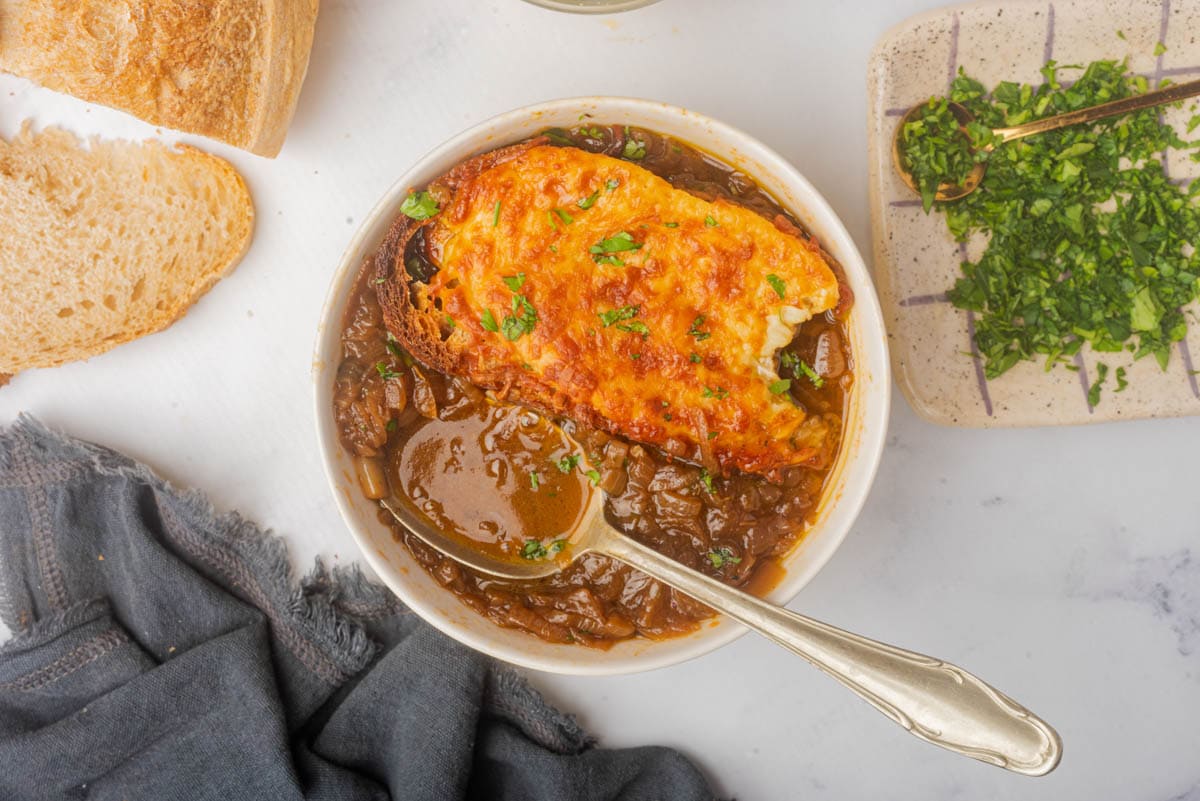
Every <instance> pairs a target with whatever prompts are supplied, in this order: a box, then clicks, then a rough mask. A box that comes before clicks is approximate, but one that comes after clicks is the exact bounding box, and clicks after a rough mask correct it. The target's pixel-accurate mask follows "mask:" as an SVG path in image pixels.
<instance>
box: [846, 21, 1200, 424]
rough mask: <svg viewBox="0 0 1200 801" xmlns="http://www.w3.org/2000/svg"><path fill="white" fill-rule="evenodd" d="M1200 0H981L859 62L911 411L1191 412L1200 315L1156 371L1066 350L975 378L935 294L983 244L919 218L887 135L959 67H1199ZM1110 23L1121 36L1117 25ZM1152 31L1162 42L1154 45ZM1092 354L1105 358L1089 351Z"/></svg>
mask: <svg viewBox="0 0 1200 801" xmlns="http://www.w3.org/2000/svg"><path fill="white" fill-rule="evenodd" d="M1197 30H1200V2H1195V0H1192V1H1191V2H1187V1H1186V0H1152V1H1149V0H1103V1H1101V0H1073V2H1059V1H1058V0H1056V2H1050V3H1047V2H1029V3H1020V2H1017V3H1014V2H1007V3H1002V2H983V3H974V4H970V5H963V6H956V7H951V8H946V9H939V10H938V11H935V12H932V13H929V14H925V15H922V16H919V17H915V18H913V19H911V20H909V21H907V22H905V23H903V24H901V25H900V26H898V27H896V28H894V29H892V30H891V31H889V32H888V33H887V34H886V35H884V37H883V38H882V39H881V40H880V41H879V43H878V44H877V45H876V47H875V51H874V52H873V53H872V55H871V61H870V66H869V71H868V81H869V89H868V92H869V94H868V96H869V104H870V107H869V110H868V126H869V128H868V133H869V140H870V142H869V150H870V182H871V220H872V228H873V235H874V241H875V279H876V284H877V286H878V288H879V292H880V300H881V302H882V304H883V311H884V316H885V319H886V321H887V326H888V332H889V338H890V340H891V342H890V344H891V358H892V366H893V370H894V372H895V375H896V380H897V382H898V383H899V385H900V389H901V391H903V393H904V395H905V397H907V398H908V401H909V403H910V404H912V406H913V408H914V409H915V410H916V411H917V412H918V413H919V414H920V415H921V416H922V417H924V418H926V419H928V420H931V421H933V422H936V423H942V424H945V425H957V426H972V427H992V426H1024V425H1062V424H1077V423H1091V422H1102V421H1107V420H1119V419H1135V418H1142V417H1168V416H1178V415H1186V414H1200V384H1198V381H1197V379H1198V376H1197V374H1196V373H1195V372H1194V371H1195V369H1196V368H1197V367H1200V322H1198V320H1197V318H1195V317H1193V318H1192V322H1191V330H1190V332H1189V336H1188V338H1187V340H1185V341H1183V342H1180V343H1179V345H1178V347H1177V349H1176V350H1175V352H1173V353H1172V355H1171V360H1170V364H1169V367H1168V369H1167V371H1166V372H1165V373H1164V372H1163V371H1162V370H1160V369H1159V367H1158V364H1157V363H1156V362H1155V360H1154V359H1152V358H1146V359H1142V360H1140V361H1138V362H1135V363H1130V362H1131V361H1132V360H1131V358H1130V357H1129V356H1128V355H1125V356H1124V357H1122V355H1121V354H1093V353H1091V352H1089V351H1087V349H1085V350H1084V352H1083V353H1082V354H1080V355H1079V356H1077V357H1076V358H1075V366H1076V367H1077V368H1078V371H1071V370H1067V369H1065V368H1064V367H1063V366H1061V365H1060V366H1058V367H1056V368H1055V369H1053V370H1052V371H1050V372H1048V373H1047V372H1046V371H1045V369H1044V368H1043V366H1042V364H1041V362H1040V361H1039V362H1036V363H1035V362H1027V363H1023V364H1020V365H1018V366H1017V367H1014V368H1013V369H1012V370H1010V371H1008V372H1007V373H1005V374H1004V375H1003V376H1001V377H1000V378H998V379H996V380H993V381H988V380H986V379H985V378H984V374H983V365H982V362H981V360H980V358H979V356H978V354H977V353H975V352H974V346H973V344H972V339H973V330H974V322H975V320H974V315H973V313H971V312H965V311H961V310H959V309H956V308H954V307H953V306H951V305H950V303H949V302H948V301H947V300H946V294H945V293H946V291H947V290H948V289H950V287H951V286H953V284H954V280H955V278H956V277H957V276H958V275H959V274H960V271H959V264H960V262H961V261H962V260H963V259H964V258H969V259H972V260H974V259H975V258H977V257H978V255H979V252H980V250H981V248H980V243H978V242H973V243H971V244H970V245H968V246H960V245H959V244H957V243H955V242H954V241H953V239H952V238H951V237H950V235H949V233H947V231H946V224H945V221H944V219H943V218H942V216H941V215H939V214H936V213H933V214H930V215H929V216H926V215H925V213H924V212H923V211H922V210H921V203H920V201H919V200H918V199H917V198H916V196H915V195H914V194H913V193H912V191H911V190H909V189H908V188H907V187H906V186H905V185H904V184H903V183H901V181H900V179H899V178H898V177H897V176H896V174H895V172H894V171H893V169H892V167H891V150H890V148H891V141H892V135H893V132H894V130H895V127H896V123H897V120H898V119H899V117H900V115H901V114H903V113H904V111H905V110H906V109H908V108H909V107H910V106H912V105H913V104H915V103H918V102H921V101H922V100H926V99H928V98H929V97H930V95H933V94H939V95H942V94H945V93H946V92H947V90H948V88H949V83H950V80H951V79H952V77H953V76H954V75H955V74H956V73H957V71H958V68H959V67H960V66H961V67H963V68H965V69H966V71H967V73H968V74H969V75H971V76H973V77H975V78H978V79H979V80H981V81H982V82H983V83H984V85H985V86H987V87H989V88H990V87H992V86H995V85H996V84H997V83H998V82H999V81H1001V80H1013V81H1020V82H1023V83H1037V82H1040V81H1041V75H1040V74H1039V72H1038V70H1039V68H1040V67H1042V65H1044V64H1045V63H1046V62H1047V61H1049V60H1051V59H1054V60H1055V61H1057V62H1058V63H1059V64H1087V63H1088V62H1091V61H1095V60H1098V59H1118V60H1119V59H1123V58H1128V60H1129V67H1130V69H1131V70H1133V71H1134V72H1137V73H1141V74H1143V75H1146V76H1147V77H1148V78H1150V79H1151V85H1152V86H1153V85H1154V84H1155V83H1156V82H1157V81H1158V80H1159V79H1162V78H1170V79H1172V80H1175V81H1186V80H1193V79H1197V78H1200V40H1198V39H1197V37H1196V31H1197ZM1118 31H1120V32H1121V33H1122V34H1123V35H1124V38H1121V36H1118V33H1117V32H1118ZM1159 42H1162V43H1163V44H1164V45H1166V51H1165V52H1164V53H1162V54H1161V55H1159V56H1156V55H1155V49H1156V45H1157V44H1158V43H1159ZM1192 103H1193V101H1187V102H1186V103H1185V104H1184V108H1183V109H1180V110H1176V109H1169V110H1167V111H1165V112H1164V119H1165V120H1166V121H1167V122H1169V123H1172V124H1174V125H1176V126H1177V127H1178V128H1179V130H1180V132H1181V134H1182V133H1183V131H1184V128H1185V126H1186V123H1187V120H1188V118H1189V117H1190V116H1191V115H1192V113H1193V112H1191V111H1189V110H1188V109H1190V108H1191V106H1192ZM1166 166H1167V170H1168V173H1169V175H1170V176H1171V177H1172V178H1173V179H1175V180H1177V181H1180V182H1184V183H1186V182H1187V181H1189V180H1190V179H1192V178H1194V177H1196V176H1197V174H1200V165H1197V164H1196V163H1194V162H1192V161H1190V160H1188V157H1187V155H1186V154H1183V155H1181V154H1179V153H1174V154H1173V156H1172V158H1170V159H1169V161H1168V163H1167V165H1166ZM1100 356H1103V357H1104V358H1102V359H1101V358H1098V357H1100ZM1098 361H1104V362H1105V363H1106V364H1107V365H1108V366H1109V367H1110V368H1112V369H1115V368H1116V367H1117V366H1124V367H1125V368H1126V370H1127V371H1128V373H1129V380H1130V386H1129V388H1128V389H1127V390H1125V391H1124V392H1122V393H1120V394H1116V393H1114V392H1113V391H1112V388H1113V387H1114V386H1115V383H1114V381H1113V379H1112V377H1111V374H1110V377H1109V380H1108V383H1107V384H1106V385H1105V392H1104V393H1103V396H1102V400H1101V402H1100V403H1099V405H1097V406H1095V407H1093V406H1092V405H1091V404H1089V403H1088V397H1087V389H1088V386H1089V385H1090V384H1091V382H1092V381H1094V380H1095V365H1096V363H1097V362H1098Z"/></svg>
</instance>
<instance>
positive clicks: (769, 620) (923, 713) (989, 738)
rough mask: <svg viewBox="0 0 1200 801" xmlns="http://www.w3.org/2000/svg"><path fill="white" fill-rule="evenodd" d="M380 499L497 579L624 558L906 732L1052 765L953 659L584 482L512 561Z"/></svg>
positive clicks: (1015, 716) (1056, 752) (1054, 749)
mask: <svg viewBox="0 0 1200 801" xmlns="http://www.w3.org/2000/svg"><path fill="white" fill-rule="evenodd" d="M380 504H381V505H382V506H383V507H384V508H385V509H387V510H388V511H389V512H390V513H391V514H392V516H393V517H395V518H396V520H397V521H398V522H399V523H400V524H401V525H402V526H404V527H405V528H406V529H408V530H409V531H410V532H412V533H413V534H415V535H416V536H417V537H419V538H420V539H421V540H423V541H424V542H425V543H427V544H428V545H429V546H431V547H433V548H435V549H437V550H438V551H441V552H442V553H443V554H445V555H446V556H449V557H450V558H451V559H454V560H455V561H458V562H461V563H462V564H465V565H467V566H469V567H472V568H474V569H475V570H478V571H480V572H482V573H487V574H490V575H493V576H499V577H500V578H507V579H517V580H530V579H538V578H545V577H547V576H550V575H553V574H554V573H557V572H558V571H560V570H562V569H563V568H564V567H566V566H567V565H568V564H570V563H571V561H573V560H574V559H576V558H578V557H580V556H582V555H583V554H585V553H589V552H590V553H598V554H603V555H605V556H608V557H611V558H613V559H616V560H618V561H621V562H624V563H625V564H627V565H629V566H630V567H633V568H636V569H638V570H640V571H642V572H643V573H645V574H646V575H648V576H651V577H653V578H655V579H658V580H659V581H661V582H662V583H664V584H667V585H669V586H671V587H674V588H675V589H676V590H679V591H680V592H683V593H685V594H687V595H689V596H691V597H692V598H695V599H696V600H697V601H700V602H701V603H704V604H706V605H707V606H710V607H712V608H713V609H715V610H717V611H719V612H723V613H724V614H726V615H729V616H730V617H731V618H733V619H734V620H736V621H738V622H739V623H741V624H742V625H744V626H746V627H747V628H749V629H752V630H753V631H756V632H758V633H759V634H761V635H763V636H764V637H766V638H767V639H769V640H772V641H773V642H775V643H777V644H778V645H782V646H783V647H784V648H787V649H788V650H790V651H792V652H794V653H796V654H798V655H799V656H801V657H803V658H804V659H805V660H807V661H808V662H809V663H810V664H812V665H814V666H816V667H817V668H819V669H820V670H822V671H824V672H825V673H827V674H829V675H830V676H832V677H833V678H835V679H837V680H838V681H839V682H841V683H842V684H843V685H845V686H846V687H848V688H849V689H850V690H851V691H853V692H854V693H856V694H857V695H858V696H859V697H860V698H862V699H863V700H865V701H866V702H867V703H869V704H871V705H872V706H874V707H875V708H876V709H878V710H879V711H880V712H882V713H883V714H885V715H887V716H888V717H889V718H891V719H892V720H893V721H894V722H896V723H899V724H900V725H901V726H903V727H904V728H905V729H907V730H908V731H909V732H910V733H911V734H914V735H916V736H917V737H920V738H921V739H922V740H925V741H926V742H930V743H933V744H934V745H939V746H941V747H942V748H946V749H948V750H950V751H953V752H955V753H958V754H963V755H964V756H969V757H972V758H973V759H978V760H980V761H982V762H987V763H989V764H992V765H998V766H999V767H1002V768H1006V769H1008V770H1011V771H1014V772H1016V773H1024V774H1026V775H1028V776H1042V775H1045V774H1047V773H1049V772H1050V771H1052V770H1054V768H1055V766H1057V765H1058V760H1059V758H1060V757H1061V755H1062V741H1061V740H1060V739H1059V736H1058V733H1057V732H1056V731H1054V729H1052V728H1051V727H1050V726H1049V725H1048V724H1047V723H1046V722H1045V721H1043V720H1041V719H1040V718H1038V717H1037V716H1036V715H1034V714H1033V713H1032V712H1030V711H1029V710H1028V709H1026V708H1025V707H1023V706H1021V705H1020V704H1018V703H1017V702H1016V701H1013V700H1012V699H1011V698H1009V697H1008V696H1006V695H1004V694H1003V693H1001V692H1000V691H998V690H996V689H995V688H993V687H991V686H990V685H988V684H986V683H984V682H983V681H981V680H980V679H978V678H976V677H975V676H973V675H971V674H970V673H968V672H966V671H965V670H963V669H962V668H959V667H956V666H954V665H951V664H949V663H948V662H943V661H942V660H940V659H934V658H933V657H929V656H923V655H921V654H918V653H913V652H912V651H905V650H904V649H901V648H896V647H895V646H891V645H886V644H884V643H881V642H876V641H875V640H870V639H867V638H866V637H861V636H859V635H857V634H851V633H850V632H848V631H843V630H841V629H838V628H835V627H833V626H830V625H829V624H827V623H821V622H820V621H817V620H813V619H812V618H809V617H805V616H803V615H799V614H796V613H795V612H790V611H788V610H787V609H783V608H781V607H778V606H775V605H774V604H770V603H767V602H766V601H763V600H760V599H758V598H756V597H754V596H753V595H750V594H749V593H746V592H742V591H741V590H738V589H735V588H734V587H730V586H728V585H727V584H723V583H721V582H720V581H717V580H716V579H713V578H710V577H708V576H706V575H704V574H703V573H699V572H697V571H695V570H692V569H691V568H687V567H684V566H683V565H681V564H679V563H678V562H675V561H674V560H672V559H668V558H667V557H665V556H663V555H662V554H660V553H658V552H657V551H655V550H653V549H651V548H648V547H646V546H645V545H642V544H641V543H639V542H637V541H635V540H633V539H631V538H629V537H627V536H625V535H624V534H622V533H621V532H619V531H617V530H616V529H614V528H613V527H612V526H610V525H609V524H608V522H607V521H606V520H605V518H604V493H602V492H600V491H598V490H595V491H590V497H589V500H588V504H587V509H586V510H585V512H584V514H583V516H582V517H581V519H580V523H579V524H578V525H577V526H576V528H575V530H574V531H571V532H564V538H565V539H566V540H567V542H566V544H565V547H564V548H563V549H562V550H561V551H560V552H559V553H558V554H557V555H556V556H554V557H551V558H547V559H539V560H534V561H521V562H517V561H513V562H508V561H503V560H500V559H497V558H493V557H491V556H489V555H487V554H485V553H483V552H481V551H479V550H476V549H475V548H472V547H470V546H469V545H467V544H466V543H464V542H462V541H460V540H459V539H457V538H455V537H452V536H449V535H447V534H445V533H443V532H442V531H440V530H438V529H436V528H434V527H433V525H432V524H431V523H430V521H429V520H428V518H426V517H425V516H424V515H423V514H421V513H420V512H418V511H416V510H415V509H413V508H411V507H410V506H409V505H408V504H406V503H405V502H403V501H401V500H398V499H386V498H385V499H383V500H381V501H380Z"/></svg>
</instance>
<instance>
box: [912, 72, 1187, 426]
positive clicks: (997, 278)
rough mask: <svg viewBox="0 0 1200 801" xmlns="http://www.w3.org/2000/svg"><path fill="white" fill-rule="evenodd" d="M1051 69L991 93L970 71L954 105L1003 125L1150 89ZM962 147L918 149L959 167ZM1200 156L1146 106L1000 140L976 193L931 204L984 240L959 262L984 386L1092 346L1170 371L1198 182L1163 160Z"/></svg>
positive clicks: (1181, 320) (954, 294) (1181, 325)
mask: <svg viewBox="0 0 1200 801" xmlns="http://www.w3.org/2000/svg"><path fill="white" fill-rule="evenodd" d="M1042 75H1043V77H1044V78H1045V80H1044V82H1043V83H1041V84H1040V85H1038V86H1032V85H1021V84H1017V83H1013V82H1008V81H1005V82H1003V83H1000V84H999V85H997V86H996V87H995V88H994V89H993V90H992V91H991V92H990V93H989V92H988V91H987V90H986V89H985V87H984V86H983V85H982V84H980V83H979V82H978V81H976V80H974V79H972V78H970V77H968V76H966V75H965V74H962V73H961V71H960V74H959V76H958V77H957V78H956V79H955V80H954V82H953V84H952V86H951V91H950V96H949V99H950V100H953V101H954V102H957V103H961V104H962V105H964V106H965V107H967V108H968V109H969V110H970V111H971V112H972V113H973V114H974V115H975V117H976V119H977V120H978V121H979V123H980V124H981V125H983V126H986V127H987V128H988V129H994V128H999V127H1004V126H1011V125H1019V124H1021V123H1024V122H1029V121H1031V120H1036V119H1039V118H1042V117H1047V116H1050V115H1053V114H1060V113H1063V112H1066V111H1072V110H1075V109H1079V108H1084V107H1087V106H1093V105H1096V104H1098V103H1103V102H1107V101H1110V100H1117V99H1120V98H1124V97H1128V96H1130V95H1134V94H1140V93H1143V92H1145V91H1147V90H1149V89H1150V88H1151V87H1150V86H1149V82H1148V81H1147V79H1146V78H1144V77H1143V76H1139V75H1133V74H1130V73H1129V72H1128V71H1127V65H1126V64H1125V63H1123V62H1116V61H1096V62H1093V63H1092V64H1089V65H1088V66H1087V67H1086V68H1083V70H1082V73H1081V74H1077V73H1074V72H1073V73H1072V75H1071V76H1070V77H1071V78H1073V79H1074V80H1067V79H1064V78H1062V77H1061V76H1060V74H1059V67H1058V66H1057V65H1055V63H1054V62H1050V63H1049V64H1047V65H1046V66H1045V67H1044V68H1043V69H1042ZM957 147H958V145H957V144H953V143H951V142H950V141H949V140H947V139H944V138H941V139H939V138H931V139H928V140H925V141H924V144H920V145H918V150H917V151H916V152H918V153H922V154H925V156H927V157H928V158H929V159H931V160H932V159H935V158H944V159H945V160H946V162H947V164H949V163H951V162H953V161H954V159H955V158H956V156H954V155H953V153H951V152H948V151H950V150H953V149H954V148H957ZM1197 148H1200V141H1196V142H1188V141H1184V140H1183V139H1182V138H1181V136H1180V133H1179V132H1178V131H1176V130H1175V129H1174V128H1172V127H1171V126H1169V125H1165V124H1163V123H1162V122H1161V121H1160V119H1159V116H1158V114H1157V112H1156V111H1155V110H1154V109H1149V110H1145V111H1140V112H1135V113H1133V114H1126V115H1124V116H1119V117H1113V118H1109V119H1106V120H1101V121H1099V122H1097V123H1094V124H1092V125H1076V126H1072V127H1069V128H1064V129H1061V130H1058V131H1049V132H1047V133H1043V134H1038V135H1035V136H1030V137H1027V138H1025V139H1020V140H1016V141H1013V142H1008V143H1005V144H1003V145H1000V146H999V147H997V148H996V149H995V150H994V151H993V152H992V153H991V154H990V156H989V158H988V172H987V176H986V177H985V179H984V181H983V183H982V184H981V186H980V188H979V189H977V190H976V191H975V192H974V193H972V194H970V195H968V196H967V197H965V198H963V199H961V200H958V201H954V202H948V203H936V202H935V203H933V204H932V205H933V208H934V209H936V210H937V211H938V212H939V213H941V214H942V215H944V219H945V221H946V225H947V228H948V229H949V232H950V234H951V235H952V236H953V237H954V239H955V240H957V241H959V242H969V241H972V240H975V242H976V244H977V245H982V246H983V249H982V252H981V254H980V255H979V256H978V257H977V258H975V259H974V260H969V261H965V262H964V263H963V264H962V276H961V277H960V278H959V279H958V280H957V281H956V283H955V285H954V287H953V288H952V289H951V290H950V292H949V298H950V301H951V302H952V303H953V304H954V305H955V306H957V307H958V308H960V309H967V310H971V311H973V312H975V314H976V315H977V317H976V321H975V345H976V347H977V349H978V351H979V353H980V355H981V356H982V358H983V362H984V372H985V375H986V376H987V378H988V379H996V378H998V377H1000V376H1001V375H1003V374H1004V373H1005V372H1007V371H1008V370H1010V369H1012V368H1013V367H1014V366H1015V365H1016V364H1018V363H1019V362H1022V361H1030V360H1038V359H1040V360H1042V361H1043V362H1044V364H1045V367H1046V369H1047V370H1049V369H1052V368H1053V367H1054V366H1055V365H1056V364H1059V363H1064V362H1067V361H1068V360H1069V359H1070V358H1071V357H1073V356H1074V355H1075V354H1077V353H1079V351H1080V349H1081V348H1082V347H1083V346H1084V345H1085V344H1086V345H1088V346H1089V347H1090V348H1091V350H1092V351H1093V352H1095V353H1104V354H1118V353H1126V354H1128V356H1129V357H1130V358H1132V359H1140V358H1143V357H1146V356H1153V357H1154V359H1155V360H1156V361H1157V362H1158V364H1159V365H1160V366H1161V367H1162V369H1164V370H1165V369H1166V367H1167V364H1168V362H1169V360H1170V355H1171V349H1172V348H1173V346H1174V345H1175V343H1177V342H1179V341H1180V340H1182V339H1183V338H1184V337H1185V336H1186V335H1187V326H1188V318H1187V317H1186V316H1185V313H1184V311H1183V309H1184V308H1185V307H1187V306H1188V305H1189V304H1191V303H1192V302H1193V301H1195V300H1196V299H1197V298H1198V297H1200V251H1198V250H1197V249H1195V247H1194V244H1195V243H1196V242H1200V202H1198V201H1197V195H1200V181H1192V182H1191V183H1190V184H1188V185H1184V186H1180V185H1176V184H1175V183H1173V182H1172V181H1171V179H1170V177H1168V175H1167V174H1166V173H1165V172H1164V170H1163V157H1164V154H1165V153H1167V152H1168V151H1170V150H1172V149H1176V150H1191V151H1192V155H1191V158H1192V159H1193V160H1200V151H1198V149H1197ZM938 154H941V155H940V156H939V155H938ZM925 156H923V158H924V157H925ZM1097 373H1098V375H1097V379H1098V381H1097V382H1096V383H1095V384H1094V385H1093V386H1092V387H1091V389H1090V391H1089V396H1091V397H1090V399H1094V400H1095V401H1096V402H1099V399H1100V387H1101V386H1102V384H1103V382H1104V380H1105V379H1106V378H1107V376H1108V370H1107V366H1106V367H1105V369H1103V370H1100V369H1098V370H1097ZM1120 377H1121V380H1122V382H1124V379H1125V374H1124V372H1122V373H1121V374H1120ZM1093 405H1095V404H1094V403H1093Z"/></svg>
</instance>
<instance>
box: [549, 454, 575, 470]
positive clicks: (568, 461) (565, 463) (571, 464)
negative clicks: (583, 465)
mask: <svg viewBox="0 0 1200 801" xmlns="http://www.w3.org/2000/svg"><path fill="white" fill-rule="evenodd" d="M578 464H579V454H575V453H572V454H570V455H569V456H564V457H563V458H561V459H559V460H558V461H557V462H555V463H554V465H555V467H557V468H558V469H559V470H560V471H562V472H563V473H570V472H571V471H572V470H574V469H575V467H576V465H578Z"/></svg>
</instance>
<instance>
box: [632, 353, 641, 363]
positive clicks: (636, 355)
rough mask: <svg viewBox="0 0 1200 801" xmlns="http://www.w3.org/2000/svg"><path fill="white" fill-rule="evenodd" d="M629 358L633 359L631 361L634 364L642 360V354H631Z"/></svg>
mask: <svg viewBox="0 0 1200 801" xmlns="http://www.w3.org/2000/svg"><path fill="white" fill-rule="evenodd" d="M629 358H631V359H633V360H634V361H635V362H636V361H637V360H638V359H640V358H642V354H640V353H631V354H629Z"/></svg>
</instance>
